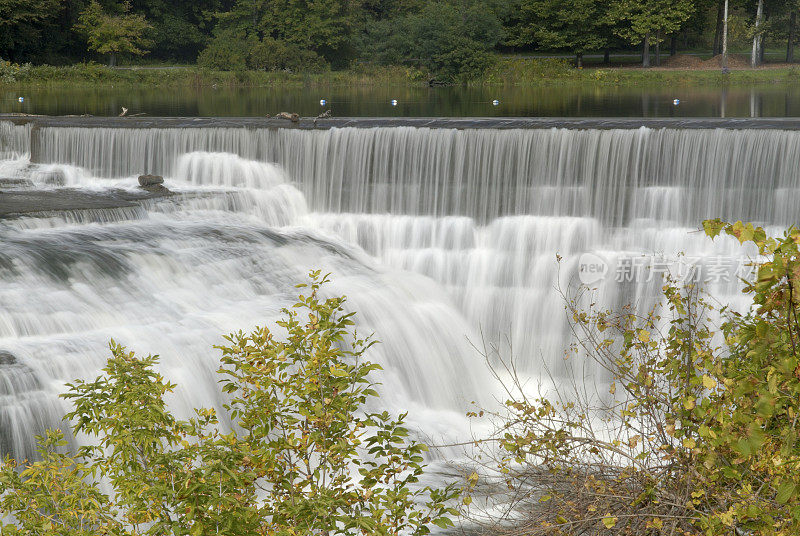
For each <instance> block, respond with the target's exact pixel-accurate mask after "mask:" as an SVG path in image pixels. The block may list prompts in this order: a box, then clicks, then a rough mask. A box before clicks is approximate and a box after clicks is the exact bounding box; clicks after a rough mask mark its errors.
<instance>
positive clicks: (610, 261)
mask: <svg viewBox="0 0 800 536" xmlns="http://www.w3.org/2000/svg"><path fill="white" fill-rule="evenodd" d="M0 141H2V145H0V152H2V155H0V156H1V159H0V190H3V189H4V186H3V180H6V181H11V182H13V181H16V182H13V183H14V184H21V185H22V186H21V187H18V186H15V188H18V189H19V188H22V189H23V190H25V191H32V192H36V191H41V190H48V191H55V192H63V193H64V194H65V195H66V194H67V193H68V192H70V191H74V190H80V191H91V192H94V193H95V194H97V195H104V194H105V193H108V192H112V191H117V190H124V191H135V190H136V189H137V181H136V176H137V175H139V174H143V173H156V174H162V175H164V177H165V179H166V180H165V185H166V186H167V187H168V188H169V189H170V190H171V191H172V192H173V193H174V194H175V195H173V196H169V197H164V198H156V199H148V200H146V201H140V202H137V203H135V204H134V205H135V206H125V207H119V208H114V207H110V208H109V207H104V208H98V209H83V210H64V211H57V212H48V213H35V212H34V213H30V214H26V215H14V216H13V217H7V218H5V219H0V245H2V248H1V249H0V281H2V283H1V284H0V430H2V433H0V453H7V452H10V453H13V454H15V455H18V456H24V455H28V454H29V453H30V452H31V449H32V442H31V439H30V437H31V434H32V432H33V431H37V430H39V431H40V430H41V429H42V428H43V427H45V426H57V425H59V423H60V416H61V415H62V414H63V412H64V411H65V410H66V408H65V407H64V406H63V403H62V402H61V401H60V400H59V399H58V398H57V396H56V395H57V394H58V393H59V392H63V389H64V384H65V382H67V381H69V380H71V379H73V378H75V377H91V376H93V375H96V374H97V373H98V370H99V369H100V367H102V366H103V364H104V361H105V359H106V358H107V352H106V351H105V345H106V343H107V341H108V339H110V338H112V337H113V338H114V339H115V340H117V341H118V342H121V343H122V344H125V345H128V346H129V347H131V348H132V349H134V350H136V351H137V352H139V353H147V352H152V353H158V354H160V355H161V358H162V368H163V372H164V374H165V376H167V377H168V378H169V379H170V380H171V381H173V382H174V383H177V384H179V385H180V386H181V388H180V389H179V390H178V391H177V392H176V393H175V396H174V397H173V399H171V400H170V406H171V407H172V408H173V409H174V410H175V411H176V412H178V413H183V414H185V413H187V412H188V411H189V409H190V408H191V407H194V406H203V405H205V406H214V407H221V405H222V404H223V403H224V399H223V398H222V395H221V394H220V392H219V389H218V388H217V385H216V377H215V374H214V371H215V370H216V368H217V361H216V360H217V358H218V356H217V354H216V352H215V351H214V350H213V349H212V345H214V344H219V343H220V342H221V338H220V336H221V335H222V334H224V333H227V332H229V331H231V330H238V329H245V330H246V329H248V328H251V327H253V326H255V325H257V324H268V325H273V323H274V322H275V320H276V319H277V318H278V316H279V310H280V309H281V308H282V307H284V306H286V305H288V304H290V303H291V298H292V296H293V294H294V292H295V289H294V285H295V284H297V283H299V282H301V281H302V280H303V277H304V273H306V272H307V271H308V270H309V269H312V268H321V269H323V270H326V271H331V272H332V273H333V281H334V284H333V285H332V286H331V287H330V288H329V289H328V292H331V293H339V294H345V295H347V296H348V298H349V301H348V306H349V307H351V308H352V309H353V310H355V311H357V312H358V313H359V317H358V318H359V331H360V332H363V333H367V332H372V331H374V332H375V336H376V338H377V339H379V340H381V341H382V344H380V345H378V346H376V347H374V348H373V349H372V350H371V352H372V354H371V356H370V357H371V359H373V360H375V361H377V362H379V363H381V364H382V365H383V367H384V371H383V373H382V375H381V381H382V382H383V387H382V390H381V393H382V400H381V402H382V403H383V404H386V405H387V406H388V407H389V408H391V409H393V410H396V411H402V410H410V414H411V416H412V417H415V418H416V419H417V420H416V421H414V424H415V425H417V426H418V427H419V429H421V430H422V431H423V432H424V433H426V434H429V435H431V436H432V437H435V438H441V437H447V438H455V437H463V434H465V431H466V427H467V425H466V421H465V418H464V416H463V415H464V412H465V411H467V410H468V409H469V402H470V401H473V400H475V401H478V402H481V401H490V400H491V398H492V392H491V391H492V389H493V386H492V384H491V383H490V382H489V381H488V380H487V377H488V375H487V373H486V369H485V365H484V364H483V361H482V357H481V356H480V355H479V353H478V352H477V351H476V350H475V349H474V348H473V347H472V345H473V344H475V345H480V344H481V341H482V340H484V339H485V340H487V341H489V342H496V341H500V340H506V339H507V340H508V341H509V342H511V343H512V346H513V351H514V354H515V356H516V358H517V360H518V364H519V366H520V371H522V372H523V373H524V374H529V375H531V376H536V375H537V374H540V373H543V372H544V371H545V370H546V371H547V373H548V374H552V375H554V376H555V377H558V376H559V374H562V373H566V368H565V367H566V365H565V364H564V360H563V358H562V356H563V350H564V348H565V344H566V343H567V342H568V340H569V325H568V323H567V322H566V319H565V318H564V312H563V303H562V301H561V297H560V296H559V295H558V293H557V292H555V290H554V287H556V285H558V284H562V285H565V286H569V285H574V284H576V281H577V280H578V276H579V272H580V270H581V269H582V268H581V266H583V261H582V259H584V258H587V257H585V256H586V255H590V256H591V259H595V261H593V262H596V263H597V264H598V266H602V267H604V268H603V269H604V270H607V273H606V276H605V277H604V278H601V279H599V280H598V281H596V282H595V281H593V282H592V284H594V285H595V286H597V287H598V291H597V295H598V300H600V302H601V303H604V304H608V305H609V306H618V305H621V304H623V303H629V302H630V303H634V304H635V305H636V306H638V307H641V308H645V307H648V306H650V305H651V304H652V303H654V300H655V299H656V297H657V294H658V289H659V288H660V285H661V283H660V281H661V280H660V273H661V271H663V270H662V269H663V267H664V266H669V267H670V268H672V267H674V266H675V265H676V264H680V263H684V264H685V260H687V259H688V260H690V261H691V262H690V263H689V264H691V265H692V266H694V268H695V269H696V270H698V271H699V273H700V277H701V279H702V280H707V283H708V285H709V287H710V288H711V289H712V291H713V292H715V294H716V295H717V296H719V297H721V299H723V300H727V301H728V302H730V303H732V304H734V305H736V304H737V303H740V302H741V296H740V295H739V288H740V287H739V283H738V282H737V279H736V277H738V276H739V275H741V274H740V270H742V269H744V268H746V263H745V262H744V261H745V260H746V259H747V255H751V254H752V253H753V252H752V251H748V250H742V248H740V247H739V246H738V243H735V241H733V240H727V239H718V240H716V241H714V242H713V243H712V242H711V241H710V240H708V239H707V238H705V237H704V236H703V235H702V234H701V233H698V232H696V231H697V229H698V228H699V226H700V222H701V220H702V219H704V218H709V217H722V218H728V219H733V220H737V219H742V220H746V221H754V222H756V223H761V224H764V225H769V226H772V227H771V228H772V229H775V228H777V227H781V226H786V225H788V224H791V223H793V222H794V221H795V220H796V215H795V214H796V208H795V207H796V206H797V201H800V180H799V178H798V176H797V175H798V173H797V170H798V169H800V132H796V131H791V130H780V129H766V128H765V129H739V130H734V129H721V128H718V129H700V128H683V129H681V128H645V127H642V128H611V129H599V128H594V129H576V128H541V129H514V128H511V129H490V128H464V129H456V128H419V127H411V126H396V127H395V126H380V127H375V128H332V129H329V130H313V129H291V128H221V127H203V128H157V127H152V126H151V127H148V128H117V127H87V126H80V127H77V126H69V125H62V126H52V125H37V126H34V127H31V126H30V125H26V126H15V125H11V124H10V123H7V122H2V121H0ZM11 182H9V184H11ZM2 202H3V194H2V193H0V207H2ZM776 226H777V227H776ZM680 252H683V253H685V257H678V254H679V253H680ZM557 255H559V256H561V258H562V259H563V261H562V263H561V265H560V266H559V264H558V263H557V261H556V256H557ZM629 265H630V266H632V267H633V268H631V270H628V271H625V270H623V268H624V267H626V266H629ZM589 372H590V373H597V372H598V371H591V370H590V371H589Z"/></svg>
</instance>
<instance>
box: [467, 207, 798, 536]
mask: <svg viewBox="0 0 800 536" xmlns="http://www.w3.org/2000/svg"><path fill="white" fill-rule="evenodd" d="M704 228H705V231H706V233H707V234H708V235H709V236H711V237H712V238H713V237H715V236H716V235H718V234H719V233H725V234H728V235H731V236H734V237H736V238H737V239H738V240H739V241H740V242H742V243H752V244H755V246H756V247H757V249H758V251H759V253H760V255H761V256H763V257H762V258H763V259H765V260H764V262H763V263H761V264H760V265H759V267H758V278H757V281H756V282H754V283H752V284H747V285H746V287H745V289H744V292H745V293H746V294H747V295H749V296H750V297H751V298H752V308H751V309H750V311H748V312H747V313H746V314H740V313H736V312H734V311H729V310H726V308H724V307H723V308H722V310H721V311H716V312H715V311H714V308H715V306H714V302H713V300H711V299H707V298H705V297H703V296H702V295H701V294H700V293H698V292H697V290H696V289H694V288H692V287H691V286H688V287H687V286H683V287H681V286H678V285H677V284H674V283H670V282H667V284H666V285H665V286H664V288H663V292H664V294H663V308H662V312H659V311H658V310H654V311H653V312H651V313H650V314H646V315H643V316H642V315H638V314H636V312H635V311H634V309H632V308H623V309H622V310H620V311H604V310H598V309H597V308H596V307H595V306H590V307H589V309H588V310H586V309H585V308H584V306H582V305H580V304H581V303H587V302H582V301H581V300H580V298H581V297H578V299H573V300H568V302H567V308H568V313H569V315H570V316H571V318H572V322H573V327H574V329H575V334H576V343H575V345H574V347H573V349H572V350H573V352H574V353H575V355H579V356H581V357H585V358H588V359H592V360H594V362H595V363H596V364H598V365H599V366H600V367H602V368H604V369H605V370H606V371H607V372H608V374H609V376H610V378H611V380H612V383H610V388H609V393H597V392H596V391H595V390H594V389H593V388H592V387H591V385H588V386H587V385H586V384H585V383H584V379H583V377H582V376H580V377H578V378H576V382H575V384H574V386H573V387H574V388H573V389H572V390H569V389H568V390H566V391H563V390H562V391H561V392H559V393H556V394H555V395H544V396H541V395H539V396H536V397H531V396H526V394H525V393H526V391H528V392H529V388H526V386H525V385H523V384H522V383H521V382H520V381H519V380H517V383H515V384H513V385H508V387H509V392H510V393H512V394H514V396H513V397H512V399H511V400H510V401H509V402H508V403H507V406H506V408H507V411H506V412H504V413H503V412H501V413H496V414H495V417H496V418H497V423H498V425H499V430H498V432H499V433H498V437H497V439H498V441H499V444H500V446H501V449H500V450H501V452H503V453H504V454H501V455H500V456H499V460H497V461H499V468H500V475H501V477H500V484H502V488H503V489H504V493H506V494H507V493H511V497H510V500H509V501H508V503H509V504H510V505H511V507H512V509H513V510H514V511H515V512H516V514H517V516H518V517H516V518H515V521H514V522H512V523H510V527H511V528H509V526H508V525H507V526H502V527H494V530H495V533H496V532H497V531H500V532H511V533H515V534H521V533H525V534H565V535H566V534H631V535H645V534H647V535H651V534H670V535H672V534H682V535H694V534H705V535H720V536H721V535H732V534H739V535H745V534H750V535H773V534H774V535H787V536H788V535H796V534H800V442H799V441H798V437H797V428H798V424H800V423H798V415H800V354H798V348H799V347H800V329H799V328H800V325H798V318H800V314H799V312H798V308H800V307H799V306H798V297H797V295H798V287H799V286H800V251H798V243H800V230H797V229H791V230H790V231H788V232H787V234H786V235H785V236H784V237H783V238H781V239H777V240H776V239H772V238H769V237H767V236H766V233H765V232H764V230H763V229H761V228H754V227H753V226H752V225H749V224H748V225H744V224H742V223H741V222H737V223H736V224H727V223H723V222H721V221H719V220H713V221H707V222H705V223H704ZM583 297H588V298H589V299H590V300H591V293H589V294H588V295H587V296H583ZM719 313H721V315H719ZM715 316H721V317H722V318H723V321H722V323H721V325H715V323H714V321H713V320H712V318H714V317H715ZM509 371H511V372H512V373H513V368H510V367H509ZM512 376H513V374H512ZM590 381H591V380H590ZM512 389H513V391H512ZM486 452H487V453H488V454H489V455H490V456H495V457H497V454H496V451H492V450H491V449H486ZM495 459H497V458H495ZM505 498H508V496H507V495H506V496H505ZM474 514H475V512H473V515H474ZM495 515H496V513H495Z"/></svg>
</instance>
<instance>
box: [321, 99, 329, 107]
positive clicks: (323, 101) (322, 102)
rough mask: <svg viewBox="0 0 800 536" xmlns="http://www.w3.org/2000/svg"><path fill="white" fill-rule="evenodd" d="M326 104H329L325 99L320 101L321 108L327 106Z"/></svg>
mask: <svg viewBox="0 0 800 536" xmlns="http://www.w3.org/2000/svg"><path fill="white" fill-rule="evenodd" d="M326 104H328V101H326V100H325V99H320V100H319V105H320V106H325V105H326Z"/></svg>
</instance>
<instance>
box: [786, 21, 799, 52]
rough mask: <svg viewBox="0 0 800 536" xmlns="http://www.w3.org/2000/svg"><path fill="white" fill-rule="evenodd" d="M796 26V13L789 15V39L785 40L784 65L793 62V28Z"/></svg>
mask: <svg viewBox="0 0 800 536" xmlns="http://www.w3.org/2000/svg"><path fill="white" fill-rule="evenodd" d="M796 24H797V11H792V13H791V15H789V38H788V39H787V40H786V63H792V62H793V61H794V28H795V25H796Z"/></svg>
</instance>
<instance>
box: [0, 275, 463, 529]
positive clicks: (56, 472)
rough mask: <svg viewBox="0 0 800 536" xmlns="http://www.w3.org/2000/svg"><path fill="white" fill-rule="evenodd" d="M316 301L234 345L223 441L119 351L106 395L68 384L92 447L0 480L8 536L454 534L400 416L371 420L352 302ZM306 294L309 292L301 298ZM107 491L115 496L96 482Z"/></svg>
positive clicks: (7, 471) (205, 419) (0, 508)
mask: <svg viewBox="0 0 800 536" xmlns="http://www.w3.org/2000/svg"><path fill="white" fill-rule="evenodd" d="M325 282H326V280H325V279H324V278H321V277H320V276H319V273H312V281H311V284H310V285H308V286H307V290H308V291H309V293H308V295H305V296H300V300H299V302H298V303H297V304H296V305H295V306H294V307H292V308H291V309H289V310H284V318H283V320H282V321H281V322H279V326H280V327H281V328H282V329H284V330H285V331H286V336H285V337H283V338H279V337H278V336H277V335H276V334H275V333H273V332H272V331H270V330H269V329H267V328H257V329H256V330H255V331H253V332H252V333H250V334H243V333H241V332H240V333H237V334H233V335H230V336H229V337H227V341H228V343H229V344H230V346H224V347H221V348H220V349H221V351H222V368H221V369H220V374H221V377H222V380H221V382H222V384H223V390H224V391H225V392H226V393H228V394H229V395H230V403H229V404H228V405H227V406H226V409H227V415H226V416H225V417H226V418H227V419H230V420H231V421H233V422H234V423H235V431H234V432H230V433H226V432H223V431H220V427H219V426H218V425H219V419H218V416H217V415H216V413H215V412H214V411H213V410H210V409H199V410H196V415H195V417H194V418H192V419H190V420H187V421H183V420H179V419H177V418H175V417H174V416H173V415H172V414H171V413H170V412H169V409H168V408H167V406H166V404H165V402H164V396H165V395H166V394H167V393H169V392H171V391H172V390H173V388H174V385H172V384H170V383H168V382H166V381H165V380H164V378H162V377H161V376H160V375H159V374H158V373H157V372H156V371H155V370H154V366H155V365H156V363H157V357H155V356H149V357H147V358H138V357H136V356H135V355H134V354H133V352H128V351H126V350H125V349H124V348H123V347H121V346H119V345H117V344H115V343H113V342H112V343H111V351H112V357H111V359H110V360H109V361H108V365H107V367H106V368H105V369H104V374H103V375H102V376H100V377H98V378H97V379H95V380H94V381H91V382H83V381H79V382H76V383H74V384H72V385H70V389H69V392H68V393H67V394H66V395H65V398H67V399H68V400H70V401H71V402H72V403H73V404H74V408H75V409H74V411H73V412H72V413H70V414H69V416H68V417H69V418H70V419H71V420H72V422H73V423H75V424H74V431H75V433H76V434H85V435H87V436H88V439H89V440H90V446H87V447H83V448H81V449H80V451H79V453H78V454H77V455H75V456H72V455H68V454H64V453H63V452H64V451H63V449H64V447H65V442H64V440H63V437H62V435H61V434H60V433H57V432H48V434H47V436H46V437H45V438H43V439H42V440H41V449H42V450H41V454H42V460H41V461H37V462H34V463H28V462H25V463H22V465H21V467H17V464H16V462H15V461H14V460H11V459H7V460H6V461H5V462H4V464H3V466H2V469H0V512H2V513H4V514H8V513H10V514H12V515H13V516H14V517H16V523H15V524H11V523H8V524H5V525H2V524H0V527H1V528H2V534H3V535H6V534H26V535H34V534H35V535H50V534H53V535H55V534H59V535H76V534H77V535H89V534H95V535H96V534H114V535H127V534H131V535H134V534H137V535H138V534H149V535H184V534H190V535H209V534H229V535H248V536H249V535H259V534H260V535H266V534H270V535H273V534H274V535H304V534H327V535H333V534H365V535H366V534H370V535H373V534H382V535H397V534H401V533H402V534H415V535H423V534H426V533H428V532H429V527H430V526H431V525H438V526H441V527H447V526H452V522H451V521H450V519H449V518H448V517H447V516H448V515H454V514H455V512H454V511H453V510H452V509H450V508H448V507H447V506H446V504H445V503H446V502H447V501H448V500H450V499H452V498H453V497H454V496H455V495H456V493H457V492H456V490H455V489H454V488H453V487H448V488H444V489H431V488H424V489H422V488H419V487H415V486H414V484H415V483H416V482H417V481H418V479H419V477H420V476H421V475H422V472H423V468H424V466H423V464H422V461H423V460H422V456H421V453H422V452H423V451H424V450H425V446H424V445H422V444H421V443H418V442H415V441H413V440H410V439H408V431H407V430H406V429H405V428H404V427H403V417H402V416H401V417H400V418H399V419H396V420H395V419H392V418H391V417H390V416H389V415H388V414H387V413H385V412H384V413H370V412H367V411H366V410H365V404H366V402H367V401H368V400H369V399H370V398H374V397H376V396H377V393H376V391H375V390H374V385H373V384H372V383H371V381H370V379H369V376H370V375H371V373H373V372H374V371H376V370H377V369H378V368H379V367H378V366H377V365H374V364H371V363H369V362H367V361H365V360H364V352H365V351H366V350H367V349H368V348H369V346H371V345H372V344H373V342H372V341H370V340H369V339H362V338H359V337H358V336H357V335H356V334H355V333H354V332H353V331H351V329H352V328H351V326H352V325H353V321H352V319H351V318H352V313H351V314H344V312H343V304H344V301H345V300H344V298H341V297H338V298H329V299H322V298H321V297H320V296H319V289H320V286H321V285H322V284H324V283H325ZM301 286H305V285H301ZM99 477H102V478H104V479H105V480H106V481H107V482H109V483H110V484H111V487H112V488H113V491H114V494H113V495H111V496H110V495H107V494H105V493H104V492H103V491H101V488H100V486H99V485H98V484H97V482H98V478H99Z"/></svg>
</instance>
